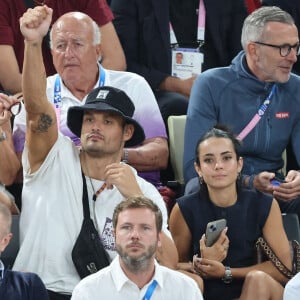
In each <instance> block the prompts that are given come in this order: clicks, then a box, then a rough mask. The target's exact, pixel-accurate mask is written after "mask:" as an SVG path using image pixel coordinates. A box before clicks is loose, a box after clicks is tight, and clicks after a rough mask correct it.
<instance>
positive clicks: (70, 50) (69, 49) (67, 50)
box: [65, 44, 74, 57]
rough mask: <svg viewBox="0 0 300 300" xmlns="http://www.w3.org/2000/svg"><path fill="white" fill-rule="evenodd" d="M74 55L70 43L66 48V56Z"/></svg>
mask: <svg viewBox="0 0 300 300" xmlns="http://www.w3.org/2000/svg"><path fill="white" fill-rule="evenodd" d="M73 55H74V52H73V47H72V45H71V44H68V45H67V47H66V50H65V56H66V57H72V56H73Z"/></svg>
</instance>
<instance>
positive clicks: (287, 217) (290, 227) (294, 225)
mask: <svg viewBox="0 0 300 300" xmlns="http://www.w3.org/2000/svg"><path fill="white" fill-rule="evenodd" d="M282 221H283V226H284V229H285V232H286V235H287V237H288V240H289V241H292V240H296V241H298V242H299V243H300V225H299V218H298V215H297V214H292V213H287V214H285V213H283V214H282Z"/></svg>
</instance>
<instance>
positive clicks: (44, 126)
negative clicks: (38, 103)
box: [34, 114, 54, 132]
mask: <svg viewBox="0 0 300 300" xmlns="http://www.w3.org/2000/svg"><path fill="white" fill-rule="evenodd" d="M53 123H54V122H53V119H52V117H51V116H50V115H47V114H41V115H40V119H39V121H38V125H37V127H36V128H34V131H35V132H47V131H48V129H49V127H50V126H52V125H53Z"/></svg>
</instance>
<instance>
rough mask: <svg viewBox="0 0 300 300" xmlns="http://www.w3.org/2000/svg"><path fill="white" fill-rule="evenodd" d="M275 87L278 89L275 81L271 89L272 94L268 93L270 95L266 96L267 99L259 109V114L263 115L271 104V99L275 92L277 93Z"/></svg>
mask: <svg viewBox="0 0 300 300" xmlns="http://www.w3.org/2000/svg"><path fill="white" fill-rule="evenodd" d="M275 89H276V84H275V83H274V84H273V86H272V89H271V92H270V94H269V95H268V97H267V98H266V100H265V101H264V103H263V104H262V105H261V106H260V108H259V109H258V112H257V114H258V115H259V116H260V117H262V116H263V115H264V113H265V111H266V110H267V108H268V105H269V104H270V100H271V99H272V97H273V95H274V93H275Z"/></svg>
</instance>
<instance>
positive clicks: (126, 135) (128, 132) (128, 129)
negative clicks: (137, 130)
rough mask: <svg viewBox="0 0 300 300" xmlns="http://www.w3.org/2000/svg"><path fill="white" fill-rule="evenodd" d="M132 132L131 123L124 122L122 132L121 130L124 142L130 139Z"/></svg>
mask: <svg viewBox="0 0 300 300" xmlns="http://www.w3.org/2000/svg"><path fill="white" fill-rule="evenodd" d="M133 133H134V126H133V124H126V125H125V127H124V132H123V140H124V142H127V141H128V140H130V139H131V138H132V136H133Z"/></svg>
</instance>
